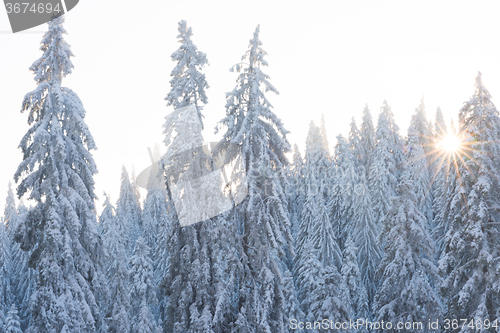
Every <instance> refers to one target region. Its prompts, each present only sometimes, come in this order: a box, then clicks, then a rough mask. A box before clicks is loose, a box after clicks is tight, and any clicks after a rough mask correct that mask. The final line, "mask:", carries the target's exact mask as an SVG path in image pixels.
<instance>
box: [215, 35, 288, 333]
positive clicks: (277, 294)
mask: <svg viewBox="0 0 500 333" xmlns="http://www.w3.org/2000/svg"><path fill="white" fill-rule="evenodd" d="M259 31H260V29H259V27H257V29H256V30H255V33H254V36H253V38H252V39H251V40H250V46H249V50H248V51H247V52H246V53H245V55H244V56H243V60H244V61H245V60H247V61H248V62H247V63H246V64H244V63H240V64H237V65H236V66H234V67H233V69H232V70H236V71H237V72H239V73H240V74H239V76H238V79H237V85H236V88H235V89H234V90H233V91H232V92H230V93H228V94H227V97H226V99H227V103H226V117H225V118H224V119H222V120H221V121H220V123H219V128H221V127H225V128H226V129H227V130H226V132H224V134H223V139H222V141H223V142H230V143H234V144H238V145H241V152H242V156H243V165H244V167H245V170H246V172H247V174H248V175H249V184H248V185H249V191H248V196H247V197H246V198H245V200H244V201H243V202H242V203H241V204H240V205H238V206H237V207H236V209H237V210H238V211H239V214H238V215H239V216H240V217H241V218H240V219H239V221H238V223H239V226H238V229H239V230H240V232H239V234H238V235H237V237H238V238H237V241H238V242H240V246H239V249H241V252H240V253H239V256H240V258H241V262H240V265H241V266H240V271H239V274H238V277H239V281H238V285H239V290H238V294H237V295H236V297H237V299H236V303H235V305H236V307H237V309H236V311H237V312H238V315H237V319H236V322H235V326H234V329H233V331H234V332H284V331H286V330H287V329H288V323H286V322H285V320H286V318H287V317H289V315H288V314H285V313H284V311H285V305H284V286H283V280H282V279H281V276H282V274H283V272H282V270H283V269H286V266H285V265H280V262H281V260H282V258H283V257H284V255H285V249H287V250H288V251H289V253H291V255H292V256H293V254H294V250H293V244H292V238H291V234H290V222H289V221H288V217H287V213H286V212H285V208H286V198H285V196H284V193H283V189H282V186H281V183H282V181H284V179H283V176H284V165H286V164H287V163H288V161H287V158H286V155H285V153H286V152H288V151H290V144H289V143H288V141H287V139H286V134H287V131H286V130H285V128H284V126H283V123H282V122H281V120H280V119H279V118H278V117H277V116H276V114H275V113H274V112H272V110H271V109H272V105H271V104H270V102H269V101H268V99H267V98H266V96H265V95H264V93H265V92H267V91H271V92H274V93H277V90H276V88H274V87H273V86H272V85H271V83H270V82H269V81H268V80H269V77H268V75H266V74H265V73H263V72H262V68H263V67H265V66H267V65H268V63H267V61H266V60H265V59H264V57H265V55H266V54H267V53H266V52H265V51H264V50H263V49H262V47H261V45H262V42H261V41H260V39H259ZM262 170H265V172H262Z"/></svg>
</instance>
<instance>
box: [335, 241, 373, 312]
mask: <svg viewBox="0 0 500 333" xmlns="http://www.w3.org/2000/svg"><path fill="white" fill-rule="evenodd" d="M357 250H358V249H357V248H356V246H355V245H354V242H353V241H352V239H351V237H349V238H348V239H347V242H346V246H345V249H344V259H343V263H342V269H341V271H340V274H341V275H342V282H341V285H340V286H341V287H340V289H341V292H342V302H343V303H344V305H345V306H346V307H347V308H348V310H349V314H350V318H352V319H353V320H354V321H355V320H356V319H357V318H363V319H367V318H369V314H370V311H369V303H368V294H367V293H366V288H365V285H364V283H363V282H362V281H361V272H360V270H359V267H358V258H357V254H356V253H357Z"/></svg>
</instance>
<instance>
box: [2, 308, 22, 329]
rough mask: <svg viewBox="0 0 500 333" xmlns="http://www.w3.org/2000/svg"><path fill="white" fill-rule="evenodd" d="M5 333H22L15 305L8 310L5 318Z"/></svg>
mask: <svg viewBox="0 0 500 333" xmlns="http://www.w3.org/2000/svg"><path fill="white" fill-rule="evenodd" d="M5 333H23V331H22V330H21V323H20V322H19V316H18V315H17V308H16V305H15V304H12V306H11V307H10V309H9V313H8V314H7V318H6V320H5Z"/></svg>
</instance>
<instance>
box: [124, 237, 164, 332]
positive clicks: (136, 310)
mask: <svg viewBox="0 0 500 333" xmlns="http://www.w3.org/2000/svg"><path fill="white" fill-rule="evenodd" d="M130 285H131V290H130V300H131V307H130V319H131V323H132V330H131V332H132V333H156V332H157V330H158V326H157V322H156V318H155V316H154V313H155V312H156V307H157V306H158V299H157V298H156V290H155V288H154V277H153V261H152V260H151V258H150V257H149V247H148V245H147V244H146V241H145V240H144V239H143V238H142V237H139V238H138V239H137V241H136V243H135V248H134V255H133V256H132V257H131V258H130Z"/></svg>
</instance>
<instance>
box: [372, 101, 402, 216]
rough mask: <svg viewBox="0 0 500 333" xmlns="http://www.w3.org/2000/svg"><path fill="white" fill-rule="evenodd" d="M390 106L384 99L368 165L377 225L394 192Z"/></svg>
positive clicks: (395, 167) (395, 179)
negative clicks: (369, 165) (370, 160)
mask: <svg viewBox="0 0 500 333" xmlns="http://www.w3.org/2000/svg"><path fill="white" fill-rule="evenodd" d="M389 112H390V108H389V107H388V105H387V102H385V101H384V107H382V111H381V112H380V114H379V118H378V124H377V132H376V135H375V142H376V143H375V150H374V154H373V161H372V165H371V167H370V175H369V188H370V191H371V197H372V200H373V210H374V213H375V221H376V223H377V224H378V225H379V224H380V223H381V222H380V221H381V219H382V218H383V217H384V216H385V215H386V214H387V212H388V211H389V209H390V205H391V202H390V199H391V197H392V196H394V195H395V194H396V186H397V182H398V181H397V173H398V171H397V164H396V163H397V162H396V158H395V155H394V151H393V149H394V140H393V137H394V136H393V133H392V128H391V119H390V114H389Z"/></svg>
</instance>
